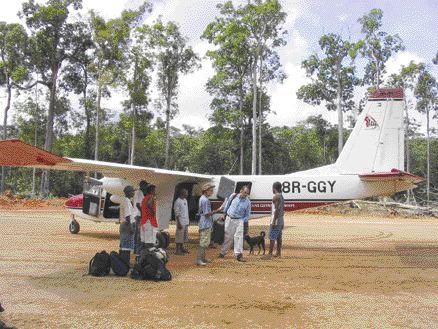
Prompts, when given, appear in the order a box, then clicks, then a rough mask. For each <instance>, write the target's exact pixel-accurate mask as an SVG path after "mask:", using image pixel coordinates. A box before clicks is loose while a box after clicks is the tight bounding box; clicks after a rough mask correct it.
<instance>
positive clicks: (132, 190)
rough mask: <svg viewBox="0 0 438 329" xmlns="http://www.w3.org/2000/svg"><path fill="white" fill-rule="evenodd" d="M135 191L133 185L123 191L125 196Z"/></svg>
mask: <svg viewBox="0 0 438 329" xmlns="http://www.w3.org/2000/svg"><path fill="white" fill-rule="evenodd" d="M134 191H135V188H133V187H132V186H131V185H127V186H125V188H124V189H123V193H125V194H127V193H130V192H134Z"/></svg>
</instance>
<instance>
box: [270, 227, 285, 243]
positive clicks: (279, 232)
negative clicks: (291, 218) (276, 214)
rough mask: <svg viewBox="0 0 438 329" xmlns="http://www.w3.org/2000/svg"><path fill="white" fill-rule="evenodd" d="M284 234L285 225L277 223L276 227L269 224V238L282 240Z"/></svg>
mask: <svg viewBox="0 0 438 329" xmlns="http://www.w3.org/2000/svg"><path fill="white" fill-rule="evenodd" d="M282 236H283V226H280V225H277V226H276V227H275V228H273V227H272V225H269V240H272V241H276V240H281V239H282Z"/></svg>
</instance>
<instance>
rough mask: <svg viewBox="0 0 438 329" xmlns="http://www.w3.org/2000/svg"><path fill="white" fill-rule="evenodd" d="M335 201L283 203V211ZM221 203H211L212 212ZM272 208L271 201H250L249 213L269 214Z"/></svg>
mask: <svg viewBox="0 0 438 329" xmlns="http://www.w3.org/2000/svg"><path fill="white" fill-rule="evenodd" d="M335 202H336V201H317V200H315V201H285V202H284V211H295V210H300V209H306V208H313V207H320V206H325V205H328V204H332V203H335ZM222 203H223V201H212V202H211V207H212V209H213V210H216V209H218V208H219V207H220V206H221V205H222ZM271 207H272V202H271V201H257V200H251V212H252V213H260V212H266V213H270V212H271Z"/></svg>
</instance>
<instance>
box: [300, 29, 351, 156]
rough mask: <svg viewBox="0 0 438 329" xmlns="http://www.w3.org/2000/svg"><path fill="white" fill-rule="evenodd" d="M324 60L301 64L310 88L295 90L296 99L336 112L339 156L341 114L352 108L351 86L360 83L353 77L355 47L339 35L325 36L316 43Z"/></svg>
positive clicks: (315, 59) (318, 58) (309, 60)
mask: <svg viewBox="0 0 438 329" xmlns="http://www.w3.org/2000/svg"><path fill="white" fill-rule="evenodd" d="M319 45H320V47H321V50H322V51H323V55H324V57H322V58H320V57H319V56H318V55H311V56H310V57H309V58H308V59H306V60H304V61H303V62H302V67H303V68H304V69H305V70H306V74H307V76H308V77H309V78H311V79H312V82H311V83H310V84H307V85H304V86H301V87H300V89H298V92H297V96H298V99H302V100H304V101H305V102H306V103H309V104H312V105H320V104H321V102H325V103H326V107H327V109H328V110H336V111H337V112H338V154H340V153H341V151H342V148H343V146H344V129H343V126H344V119H343V112H346V111H349V110H352V109H353V108H354V101H353V91H354V86H355V85H357V84H358V83H359V81H358V79H357V78H356V76H355V66H354V65H353V62H352V59H354V58H355V57H356V51H357V49H358V45H357V44H355V43H352V42H349V41H346V40H343V39H342V38H341V36H340V35H338V34H333V33H330V34H326V35H323V36H322V37H321V39H319Z"/></svg>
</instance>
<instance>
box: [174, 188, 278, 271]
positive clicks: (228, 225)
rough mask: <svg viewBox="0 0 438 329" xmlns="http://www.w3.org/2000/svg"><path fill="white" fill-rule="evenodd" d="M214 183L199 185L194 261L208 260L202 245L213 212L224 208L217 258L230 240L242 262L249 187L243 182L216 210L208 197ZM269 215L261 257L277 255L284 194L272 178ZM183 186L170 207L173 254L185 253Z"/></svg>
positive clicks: (186, 222) (206, 241)
mask: <svg viewBox="0 0 438 329" xmlns="http://www.w3.org/2000/svg"><path fill="white" fill-rule="evenodd" d="M214 187H215V186H214V185H212V184H210V183H207V184H204V185H203V186H202V196H201V198H200V199H199V210H198V214H199V223H198V225H199V248H198V256H197V260H196V263H197V265H200V266H205V265H207V264H208V263H209V262H211V260H209V259H207V258H206V249H207V248H208V246H209V245H210V242H211V241H210V239H211V235H212V234H211V233H212V228H213V214H215V213H218V212H222V211H223V212H224V215H225V224H224V225H225V227H224V233H225V236H224V242H223V244H222V246H221V250H220V253H219V257H220V258H224V257H225V255H226V254H227V252H228V251H229V249H230V247H231V245H232V244H233V243H234V254H235V257H236V259H237V261H239V262H245V259H244V258H243V241H244V236H245V235H246V234H248V220H249V217H250V215H251V201H250V199H249V193H250V189H249V187H248V186H246V185H244V186H242V187H241V189H240V191H239V193H233V194H231V195H230V196H229V197H228V198H227V199H226V200H225V202H224V203H223V204H222V205H221V207H219V208H218V209H216V210H212V209H211V202H210V200H209V197H211V196H212V195H213V191H214ZM272 190H273V194H274V196H273V199H272V216H271V223H270V228H269V239H270V244H269V252H268V255H266V256H265V257H264V258H265V259H270V258H271V257H280V256H281V246H282V231H283V227H284V198H283V195H282V189H281V183H280V182H275V183H274V184H273V186H272ZM186 198H187V190H181V191H180V194H179V198H178V199H177V200H176V201H175V204H174V211H175V217H176V224H177V230H176V236H175V241H176V248H177V254H178V255H183V254H184V253H185V249H184V242H186V241H187V238H188V234H187V232H188V225H189V218H188V207H187V200H186ZM275 243H277V253H276V254H275V255H273V251H274V246H275Z"/></svg>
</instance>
